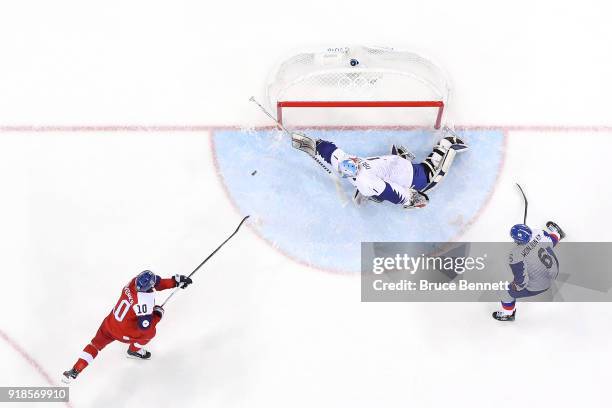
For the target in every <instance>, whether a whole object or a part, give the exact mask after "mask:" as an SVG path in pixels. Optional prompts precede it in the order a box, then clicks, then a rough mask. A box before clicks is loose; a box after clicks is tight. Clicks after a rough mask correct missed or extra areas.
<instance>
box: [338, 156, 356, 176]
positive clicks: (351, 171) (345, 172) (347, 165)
mask: <svg viewBox="0 0 612 408" xmlns="http://www.w3.org/2000/svg"><path fill="white" fill-rule="evenodd" d="M338 173H340V176H341V177H343V178H347V177H350V178H355V177H357V174H359V159H358V158H357V157H351V158H349V159H345V160H342V161H341V162H340V163H338Z"/></svg>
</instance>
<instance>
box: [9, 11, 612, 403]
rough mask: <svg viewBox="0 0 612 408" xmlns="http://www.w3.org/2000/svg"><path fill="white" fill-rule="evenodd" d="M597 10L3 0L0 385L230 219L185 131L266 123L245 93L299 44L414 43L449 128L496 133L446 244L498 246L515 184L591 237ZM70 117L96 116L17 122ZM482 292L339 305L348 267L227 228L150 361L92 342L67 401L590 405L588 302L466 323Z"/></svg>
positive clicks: (611, 234)
mask: <svg viewBox="0 0 612 408" xmlns="http://www.w3.org/2000/svg"><path fill="white" fill-rule="evenodd" d="M611 11H612V10H611V7H610V6H609V5H607V4H605V3H602V2H591V1H582V2H577V1H571V2H554V1H541V2H537V3H536V2H527V1H515V2H506V3H499V2H490V1H468V2H452V1H438V2H422V1H419V2H416V1H404V2H394V1H389V0H383V1H378V2H363V1H362V2H358V1H353V2H342V1H338V2H329V1H322V0H311V1H308V2H287V1H259V2H248V3H237V2H219V3H210V2H196V1H173V2H161V1H141V0H137V1H132V2H125V1H124V2H119V1H112V0H111V1H105V2H78V1H70V0H57V1H54V2H44V1H38V2H37V1H29V0H25V1H20V2H5V3H3V4H2V5H0V39H1V40H0V45H1V47H0V49H1V50H2V61H1V63H0V91H1V92H0V126H1V127H2V128H1V129H2V132H1V133H0V187H1V188H2V199H1V200H0V226H1V227H2V234H0V250H1V253H2V264H1V266H2V272H0V276H1V277H2V282H3V284H4V287H3V291H2V292H3V295H4V296H3V302H2V311H1V312H0V385H7V386H8V385H12V386H17V385H40V386H43V385H48V382H47V380H46V379H45V377H44V373H47V374H49V375H50V376H51V377H52V380H53V381H57V380H58V379H59V376H60V374H61V372H62V371H63V370H65V369H67V368H68V367H70V366H71V365H72V364H73V363H74V360H75V359H76V358H77V357H78V355H79V353H80V350H81V349H82V348H83V347H84V346H85V345H86V344H87V342H88V341H89V340H90V339H91V337H93V335H94V334H95V331H96V330H97V328H98V325H99V323H100V322H101V320H102V319H103V318H104V316H105V315H106V314H107V313H108V312H109V310H110V309H111V307H112V306H113V304H114V302H115V301H116V299H117V297H118V296H119V293H120V290H121V287H122V285H123V284H124V283H125V282H126V280H127V279H129V278H130V277H131V276H133V275H134V274H136V273H137V272H138V271H140V270H141V269H145V268H151V269H153V270H155V271H156V272H158V273H160V274H162V275H170V274H174V273H185V272H189V271H190V270H191V269H192V268H193V267H194V266H195V265H197V264H198V263H199V262H200V261H201V259H202V258H203V257H204V256H206V255H207V254H208V253H209V252H210V251H211V250H213V249H214V248H215V247H216V245H217V244H218V243H219V242H220V241H221V240H222V239H223V238H224V237H225V235H227V234H228V233H230V232H231V231H232V230H233V229H234V227H235V225H236V224H237V223H238V222H239V220H240V218H241V217H242V215H243V214H241V213H240V212H239V211H237V209H236V208H235V207H234V206H233V204H232V202H231V201H230V200H229V198H228V196H227V195H226V192H225V189H224V185H223V183H222V180H221V179H220V178H219V177H218V175H217V174H216V172H215V165H214V159H213V156H212V150H211V133H210V132H209V131H207V130H206V129H205V128H206V126H212V125H220V126H244V127H251V126H259V125H268V124H269V123H268V122H267V120H266V118H265V117H263V116H262V115H261V113H260V112H259V111H257V110H256V109H254V108H253V106H252V105H251V104H250V103H249V102H248V97H249V96H250V95H251V94H255V95H258V96H261V94H262V89H263V82H264V80H265V78H266V77H267V75H268V73H269V69H270V68H271V67H272V66H273V65H274V63H275V62H276V61H277V60H278V59H279V58H282V57H283V56H286V55H288V54H289V53H291V50H295V49H299V48H300V47H301V46H302V45H308V46H311V45H328V44H330V43H331V44H334V45H336V44H337V45H344V44H347V43H366V44H383V45H397V46H402V47H405V48H412V49H416V50H417V51H423V52H426V53H427V54H428V55H432V56H433V57H435V59H436V61H438V62H439V63H440V65H442V66H443V67H444V68H445V69H446V70H447V71H448V72H449V73H450V75H451V77H452V80H453V83H454V96H455V98H454V100H453V107H454V112H453V113H454V116H455V122H456V124H457V125H464V126H488V125H492V126H499V127H509V128H508V129H510V130H509V131H508V136H507V146H506V156H505V163H504V167H503V170H502V173H501V175H500V177H499V179H498V183H497V186H496V189H495V191H494V194H493V195H492V197H491V200H490V202H489V204H488V205H487V207H486V209H485V210H484V212H483V213H482V214H481V216H480V217H479V218H478V221H477V222H476V223H475V224H474V225H472V226H471V228H470V229H469V230H468V231H467V233H466V234H465V235H464V239H470V240H506V239H507V230H508V227H509V225H510V224H511V223H513V222H515V220H516V218H517V214H518V216H519V217H520V212H521V202H520V198H519V197H518V196H517V194H516V191H515V189H514V185H513V183H514V182H515V181H519V182H522V183H523V184H525V185H526V190H527V193H528V194H529V198H530V203H531V206H530V208H531V209H530V219H531V220H533V222H534V223H542V222H544V221H546V220H547V219H548V218H552V219H555V220H556V221H558V222H559V223H560V224H561V225H563V226H564V227H565V228H566V229H567V231H568V233H569V234H570V235H569V239H571V240H575V241H611V240H612V231H611V229H610V225H608V224H610V221H608V209H609V208H610V204H611V201H612V199H611V197H612V186H611V185H610V183H608V182H607V175H608V173H609V171H608V162H609V159H608V158H607V156H606V154H607V152H608V151H609V149H610V147H612V139H610V136H612V135H611V133H612V131H611V129H610V127H609V126H610V125H611V123H610V122H611V121H610V115H609V102H608V99H609V95H610V94H611V93H612V92H611V91H612V82H611V81H610V77H609V75H610V74H609V73H610V72H612V50H611V49H610V47H609V44H610V43H612V31H611V30H610V29H609V16H610V12H611ZM81 125H86V126H102V127H104V126H107V127H108V130H107V131H104V130H100V131H79V130H78V129H76V128H72V129H71V130H70V131H68V130H69V129H68V128H61V129H64V130H63V131H62V130H61V129H60V130H58V131H53V132H52V131H35V130H36V129H32V128H30V127H31V126H66V127H70V126H81ZM12 126H16V127H18V128H17V129H16V128H12ZM122 126H152V127H155V126H176V129H174V130H167V131H146V130H144V129H141V130H140V131H134V129H132V131H129V130H121V129H120V128H121V127H122ZM188 126H193V127H194V128H193V129H191V130H192V131H185V130H186V129H185V127H188ZM534 126H541V127H539V128H538V127H534ZM564 126H571V127H572V128H564ZM606 126H608V127H606ZM28 129H30V130H28ZM513 129H514V130H513ZM43 130H44V129H43ZM47 130H50V129H49V128H47ZM482 160H486V158H482ZM313 165H314V164H313ZM258 176H261V174H260V175H258ZM258 176H257V177H258ZM606 267H607V266H606ZM603 273H610V272H609V270H607V269H605V268H604V271H603ZM496 306H497V305H495V304H485V303H457V304H434V303H389V304H371V303H361V302H360V290H359V279H358V278H357V277H355V276H353V275H346V274H334V273H327V272H322V271H320V270H318V269H316V268H312V267H307V266H304V265H301V264H298V263H296V262H295V261H293V260H291V259H289V258H287V257H285V256H284V255H282V254H281V253H279V252H278V251H277V250H276V249H274V248H273V247H271V246H270V245H269V244H268V243H266V242H264V241H262V240H261V239H260V238H259V237H258V235H256V234H255V233H254V232H253V230H252V229H245V230H244V231H241V232H240V234H239V235H238V236H236V238H235V240H234V241H232V242H231V243H230V244H228V246H227V247H226V248H224V249H223V250H222V251H221V252H220V253H219V254H218V255H216V256H215V257H214V258H213V259H211V261H210V262H209V263H208V264H207V265H206V267H205V268H204V269H203V270H202V271H200V272H199V273H198V275H196V282H195V284H194V285H193V286H192V287H190V288H189V289H188V290H186V291H184V292H182V293H179V294H178V295H177V296H176V297H175V298H174V299H173V300H172V301H171V303H169V304H168V306H167V312H166V315H165V317H164V320H163V321H162V322H161V323H160V325H159V326H158V333H159V334H158V336H157V337H156V338H155V340H154V341H153V342H152V343H151V347H150V350H151V351H152V352H153V353H154V357H153V359H152V360H151V361H148V362H136V361H133V360H128V359H126V358H125V357H124V352H125V350H124V346H123V345H118V344H112V345H110V346H108V347H107V348H106V349H105V350H104V351H103V352H102V353H101V354H100V355H99V357H98V358H97V359H96V361H95V362H94V363H93V365H92V366H91V367H89V368H88V369H87V371H85V372H84V373H83V374H82V376H81V377H80V378H79V379H78V381H77V382H76V383H75V384H74V385H73V386H71V399H72V406H74V407H109V406H112V407H169V406H185V407H200V406H211V407H285V406H291V407H313V406H321V407H371V406H382V407H406V406H414V407H438V406H449V405H452V406H453V407H487V408H488V407H515V406H518V405H525V406H555V407H575V406H577V405H579V406H583V407H606V406H608V405H609V396H608V395H607V386H608V382H609V381H608V377H609V367H610V363H612V357H611V352H612V346H611V345H610V341H609V336H610V334H611V330H610V327H609V324H610V321H611V320H612V308H611V307H610V306H609V304H605V303H600V304H589V303H565V304H561V303H537V304H536V303H533V304H520V305H519V309H518V320H517V322H515V323H514V324H510V325H503V324H499V323H498V322H495V321H493V320H492V319H491V318H490V312H491V311H492V310H493V309H494V308H495V307H496ZM5 336H6V337H5ZM7 339H9V340H10V341H9V340H7ZM18 350H21V351H23V352H24V353H25V354H20V353H19V351H18ZM26 355H27V356H30V357H31V358H32V360H30V361H29V360H27V359H26V358H25V356H26ZM35 364H39V366H38V367H39V368H37V366H35ZM20 406H28V404H23V405H20ZM32 406H41V405H32Z"/></svg>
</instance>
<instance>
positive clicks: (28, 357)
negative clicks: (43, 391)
mask: <svg viewBox="0 0 612 408" xmlns="http://www.w3.org/2000/svg"><path fill="white" fill-rule="evenodd" d="M0 338H2V339H4V341H5V342H6V343H7V344H8V345H9V346H10V347H11V348H12V349H13V350H14V351H15V352H17V354H19V355H20V356H21V357H22V358H23V359H24V360H25V361H26V362H27V363H28V364H29V365H30V366H31V367H32V368H34V370H36V372H38V374H40V376H41V377H43V378H44V379H45V381H46V382H47V384H49V385H50V386H52V387H57V386H58V384H57V383H56V382H55V381H53V379H52V378H51V376H50V375H49V373H47V371H45V369H44V368H43V367H42V366H41V365H40V363H39V362H38V361H36V360H35V359H34V357H32V356H31V355H29V354H28V352H27V351H25V350H24V349H23V347H21V346H20V345H19V344H18V343H17V342H16V341H15V340H13V339H12V338H11V337H9V335H8V334H6V333H5V332H4V331H2V330H0ZM65 404H66V406H67V407H72V405H71V404H70V402H66V403H65Z"/></svg>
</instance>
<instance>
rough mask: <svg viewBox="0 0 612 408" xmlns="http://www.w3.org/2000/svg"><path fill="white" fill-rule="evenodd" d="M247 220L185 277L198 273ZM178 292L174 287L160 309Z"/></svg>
mask: <svg viewBox="0 0 612 408" xmlns="http://www.w3.org/2000/svg"><path fill="white" fill-rule="evenodd" d="M247 218H249V216H248V215H247V216H246V217H244V218H243V219H242V221H240V224H238V227H236V231H234V232H232V234H231V235H230V236H229V237H227V239H226V240H225V241H223V242H222V243H221V245H219V246H218V247H217V249H215V250H214V251H212V252H211V253H210V255H208V256H207V257H206V259H204V260H203V261H202V263H201V264H199V265H198V267H197V268H195V269H194V270H193V271H192V272H191V273H190V274H189V275H187V277H188V278H191V277H192V276H193V274H194V273H196V272H197V271H198V269H200V268H201V267H202V266H203V265H204V264H205V263H206V262H207V261H208V260H209V259H210V258H212V256H213V255H214V254H216V253H217V251H218V250H220V249H221V247H223V245H225V244H226V243H227V241H229V240H230V239H232V237H233V236H234V235H236V234H237V233H238V230H239V229H240V227H242V224H244V222H245V221H246V220H247ZM178 290H179V287H178V286H177V287H176V289H174V291H173V292H172V293H170V296H168V297H167V298H166V300H164V303H162V304H161V306H162V307H164V305H165V304H166V303H168V301H169V300H170V298H172V296H174V294H175V293H176V292H177V291H178Z"/></svg>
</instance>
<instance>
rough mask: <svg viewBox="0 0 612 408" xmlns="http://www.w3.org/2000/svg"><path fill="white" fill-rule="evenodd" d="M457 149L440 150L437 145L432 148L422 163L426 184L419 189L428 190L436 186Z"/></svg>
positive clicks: (449, 165) (445, 172) (447, 169)
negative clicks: (425, 170) (425, 172)
mask: <svg viewBox="0 0 612 408" xmlns="http://www.w3.org/2000/svg"><path fill="white" fill-rule="evenodd" d="M456 155H457V151H456V150H454V149H448V150H446V151H445V150H442V149H440V148H439V147H438V146H436V148H434V150H433V152H431V154H430V155H429V156H428V157H427V159H425V161H424V162H423V164H424V165H425V168H426V169H427V178H428V184H427V186H425V188H424V189H423V190H421V191H428V190H431V189H432V188H434V187H436V185H437V184H438V183H439V182H441V181H442V179H443V178H444V176H446V174H447V173H448V171H449V169H450V167H451V165H452V164H453V160H455V156H456Z"/></svg>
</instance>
